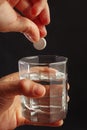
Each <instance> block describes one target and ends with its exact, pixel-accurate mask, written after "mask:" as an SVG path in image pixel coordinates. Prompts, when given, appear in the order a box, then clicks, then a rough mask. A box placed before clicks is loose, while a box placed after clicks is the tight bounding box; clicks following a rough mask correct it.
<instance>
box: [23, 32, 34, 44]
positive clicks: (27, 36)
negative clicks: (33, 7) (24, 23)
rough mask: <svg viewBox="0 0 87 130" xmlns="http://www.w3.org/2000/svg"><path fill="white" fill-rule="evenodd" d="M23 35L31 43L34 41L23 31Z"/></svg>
mask: <svg viewBox="0 0 87 130" xmlns="http://www.w3.org/2000/svg"><path fill="white" fill-rule="evenodd" d="M24 36H25V37H26V38H27V39H28V40H29V41H30V42H32V43H35V41H34V40H33V39H32V37H31V36H30V35H28V34H26V33H24Z"/></svg>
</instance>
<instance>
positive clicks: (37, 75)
mask: <svg viewBox="0 0 87 130" xmlns="http://www.w3.org/2000/svg"><path fill="white" fill-rule="evenodd" d="M18 64H19V75H20V79H21V80H22V79H30V80H33V81H34V82H38V83H40V84H42V85H44V87H45V88H46V94H45V95H44V97H42V98H29V97H25V96H22V107H23V115H24V116H25V117H26V118H27V119H29V120H30V121H32V122H37V123H53V122H56V121H58V120H61V119H65V117H66V113H67V109H68V103H67V89H66V85H67V58H66V57H63V56H57V55H38V56H30V57H24V58H22V59H20V60H19V62H18Z"/></svg>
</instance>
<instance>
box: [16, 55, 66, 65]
mask: <svg viewBox="0 0 87 130" xmlns="http://www.w3.org/2000/svg"><path fill="white" fill-rule="evenodd" d="M38 57H57V58H62V61H56V60H55V61H54V62H50V63H46V62H42V63H40V62H38V63H37V62H29V64H32V65H47V64H49V65H50V64H55V65H56V64H64V63H66V62H67V61H68V58H67V57H65V56H60V55H34V56H25V57H22V58H20V59H19V61H18V62H19V63H20V62H24V63H28V61H26V59H28V60H31V59H35V58H38Z"/></svg>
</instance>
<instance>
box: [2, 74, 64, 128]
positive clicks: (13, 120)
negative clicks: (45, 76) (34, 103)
mask: <svg viewBox="0 0 87 130" xmlns="http://www.w3.org/2000/svg"><path fill="white" fill-rule="evenodd" d="M44 94H45V88H44V87H43V86H42V85H40V84H37V83H35V82H33V81H31V80H21V81H20V80H19V76H18V73H14V74H10V75H8V76H5V77H3V78H1V79H0V130H12V129H15V128H16V127H17V126H20V125H25V124H28V125H36V124H33V123H31V122H30V121H29V120H27V119H25V118H24V117H23V116H22V110H21V101H20V95H25V96H29V97H42V96H44ZM3 120H4V121H3ZM62 124H63V121H62V120H61V121H58V122H55V123H52V124H45V125H47V126H54V127H55V126H60V125H62ZM38 125H43V126H44V124H38Z"/></svg>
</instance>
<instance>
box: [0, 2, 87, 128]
mask: <svg viewBox="0 0 87 130" xmlns="http://www.w3.org/2000/svg"><path fill="white" fill-rule="evenodd" d="M48 2H49V6H50V12H51V23H50V25H49V26H48V27H47V30H48V35H47V37H46V40H47V43H48V44H47V47H46V48H45V49H44V50H42V51H37V50H35V49H34V48H33V46H32V44H31V43H29V41H28V40H27V39H26V38H25V37H24V36H23V35H22V34H20V33H4V34H3V33H0V77H2V76H4V75H7V74H9V73H13V72H15V71H18V65H17V62H18V60H19V59H20V58H22V57H24V56H30V55H38V54H56V55H63V56H66V57H68V77H69V83H70V86H71V87H70V91H69V96H70V102H69V110H68V114H67V118H66V119H65V122H64V125H63V126H62V127H59V128H52V127H43V126H42V127H35V126H22V127H20V128H17V129H16V130H24V129H26V130H28V129H31V130H33V129H38V130H39V129H45V128H48V129H50V130H53V129H55V130H57V129H59V130H76V129H79V130H86V129H87V125H86V115H87V112H86V111H87V106H86V103H87V95H86V93H87V85H86V80H87V79H86V78H87V75H86V73H87V68H86V67H87V45H86V44H87V18H86V17H87V5H86V1H84V0H83V1H80V0H48Z"/></svg>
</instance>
